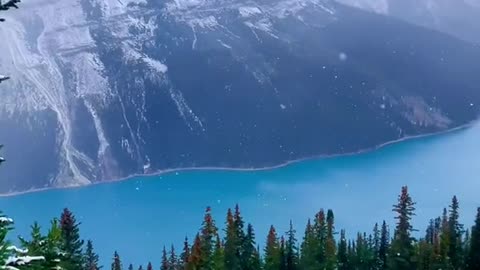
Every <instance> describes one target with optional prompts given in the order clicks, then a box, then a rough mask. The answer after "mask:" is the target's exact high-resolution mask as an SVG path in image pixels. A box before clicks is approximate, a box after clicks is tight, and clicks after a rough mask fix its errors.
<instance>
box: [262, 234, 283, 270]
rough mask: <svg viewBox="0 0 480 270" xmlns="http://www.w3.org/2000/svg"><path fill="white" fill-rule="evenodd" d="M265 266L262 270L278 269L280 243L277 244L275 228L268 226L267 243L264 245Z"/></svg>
mask: <svg viewBox="0 0 480 270" xmlns="http://www.w3.org/2000/svg"><path fill="white" fill-rule="evenodd" d="M264 252H265V266H264V270H279V269H280V243H279V242H278V237H277V232H276V231H275V228H274V227H273V225H272V226H270V230H269V231H268V236H267V243H266V245H265V251H264Z"/></svg>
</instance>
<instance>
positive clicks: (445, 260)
mask: <svg viewBox="0 0 480 270" xmlns="http://www.w3.org/2000/svg"><path fill="white" fill-rule="evenodd" d="M450 239H451V237H450V221H449V218H448V212H447V209H446V208H443V214H442V218H441V225H440V253H439V261H438V263H437V266H438V267H440V268H441V269H445V270H450V269H453V266H452V264H451V260H450V257H449V254H448V253H449V248H450Z"/></svg>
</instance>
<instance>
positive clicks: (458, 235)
mask: <svg viewBox="0 0 480 270" xmlns="http://www.w3.org/2000/svg"><path fill="white" fill-rule="evenodd" d="M458 211H459V203H458V200H457V196H453V198H452V204H451V205H450V210H449V212H450V215H449V218H448V227H449V237H450V240H449V246H448V257H449V258H450V261H451V263H452V266H453V268H454V269H460V268H461V266H462V265H463V258H462V255H463V243H462V236H463V233H464V230H463V225H462V224H460V222H459V220H458V219H459V218H460V214H459V212H458Z"/></svg>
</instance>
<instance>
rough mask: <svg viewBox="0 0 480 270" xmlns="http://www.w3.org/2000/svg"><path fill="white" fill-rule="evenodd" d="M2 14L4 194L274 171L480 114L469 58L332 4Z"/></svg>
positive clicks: (30, 8) (430, 36) (456, 46)
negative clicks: (220, 170) (212, 171)
mask: <svg viewBox="0 0 480 270" xmlns="http://www.w3.org/2000/svg"><path fill="white" fill-rule="evenodd" d="M8 16H9V17H7V20H8V21H7V23H5V24H4V25H5V26H4V25H2V27H1V28H0V38H1V39H2V40H6V41H8V42H1V43H0V50H1V51H2V52H4V53H2V54H1V56H0V70H1V71H2V73H8V75H11V76H12V78H13V79H12V80H11V81H9V82H8V83H5V84H2V85H1V89H0V98H1V100H2V102H1V103H0V126H1V127H2V129H1V130H0V141H1V142H2V143H4V144H6V145H7V148H6V149H5V150H6V152H5V156H6V157H7V158H8V160H9V162H8V163H7V164H6V166H4V167H3V168H2V170H0V177H1V178H2V179H3V181H2V182H0V191H2V192H11V191H22V190H27V189H36V188H42V187H52V186H55V187H63V186H78V185H86V184H90V183H92V182H97V181H105V180H112V179H118V178H123V177H126V176H129V175H132V174H137V173H151V172H155V171H158V170H162V169H167V168H182V167H194V166H223V167H225V166H228V167H262V166H270V165H275V164H279V163H282V162H285V161H288V160H293V159H298V158H303V157H307V156H314V155H319V154H333V153H344V152H351V151H358V150H360V149H364V148H368V147H373V146H375V145H378V144H381V143H384V142H386V141H389V140H395V139H398V138H401V137H404V136H407V135H416V134H421V133H425V132H433V131H440V130H445V129H448V128H452V127H455V126H458V125H461V124H464V123H466V122H469V121H471V120H473V119H474V118H475V117H476V116H477V114H478V112H479V110H478V106H477V104H480V93H479V91H478V88H477V87H476V85H478V83H479V81H478V78H475V76H473V75H472V73H471V71H472V70H477V69H478V68H480V66H479V65H480V64H478V63H475V62H474V61H472V60H471V59H475V58H478V57H479V56H480V52H479V50H478V48H475V47H473V46H471V45H468V44H465V43H462V42H459V41H456V40H453V39H451V38H449V37H447V36H443V35H440V34H437V33H432V32H429V31H426V30H423V29H417V28H415V27H412V26H409V25H406V24H402V23H399V22H397V21H394V20H388V19H386V18H384V17H381V16H375V15H372V14H368V13H363V12H360V11H357V10H354V9H350V8H346V7H344V6H342V5H338V4H336V3H335V2H334V1H330V0H280V1H273V0H258V1H251V0H242V1H233V0H172V1H147V0H134V1H128V0H42V1H29V2H25V3H24V5H23V6H22V9H19V10H18V11H14V12H10V13H8ZM372 26H375V27H376V29H375V31H371V27H372ZM432 41H434V45H433V46H431V42H432ZM5 52H6V53H5ZM459 52H460V53H459ZM4 71H8V72H4ZM452 71H454V72H458V73H455V74H453V73H452ZM447 74H448V76H447ZM452 74H453V75H452ZM459 91H460V92H461V95H457V94H458V92H459ZM351 134H356V136H354V137H352V136H351Z"/></svg>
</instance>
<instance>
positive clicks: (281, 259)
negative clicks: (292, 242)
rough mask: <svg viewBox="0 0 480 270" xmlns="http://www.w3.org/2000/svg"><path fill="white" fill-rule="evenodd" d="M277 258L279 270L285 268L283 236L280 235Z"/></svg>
mask: <svg viewBox="0 0 480 270" xmlns="http://www.w3.org/2000/svg"><path fill="white" fill-rule="evenodd" d="M279 258H280V260H279V261H280V270H287V252H286V247H285V238H284V237H283V236H282V237H280V250H279Z"/></svg>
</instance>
